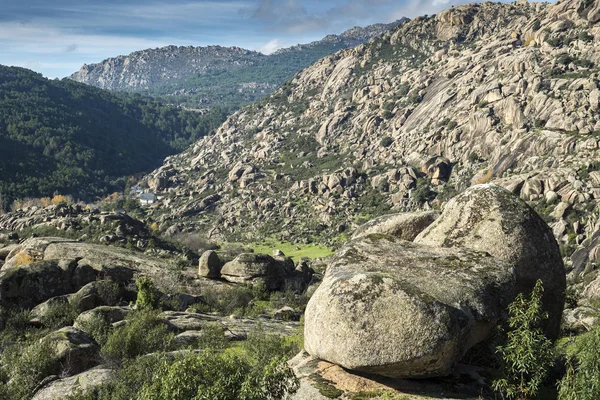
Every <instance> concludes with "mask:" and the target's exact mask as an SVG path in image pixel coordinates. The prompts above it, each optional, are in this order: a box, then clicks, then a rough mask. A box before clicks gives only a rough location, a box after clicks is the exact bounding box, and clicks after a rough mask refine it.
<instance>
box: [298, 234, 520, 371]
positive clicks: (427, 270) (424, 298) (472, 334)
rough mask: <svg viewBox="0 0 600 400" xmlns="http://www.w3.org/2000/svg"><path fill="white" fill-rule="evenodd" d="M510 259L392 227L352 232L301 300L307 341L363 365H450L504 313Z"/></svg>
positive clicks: (341, 361) (511, 283)
mask: <svg viewBox="0 0 600 400" xmlns="http://www.w3.org/2000/svg"><path fill="white" fill-rule="evenodd" d="M511 267H512V265H511V264H509V263H506V262H503V261H500V260H498V259H497V258H495V257H492V256H490V255H489V254H487V253H483V252H477V251H472V250H465V249H447V248H436V247H430V246H424V245H418V244H414V243H412V242H407V241H403V240H400V239H397V238H394V237H392V236H384V235H369V236H365V237H361V238H358V239H355V240H352V241H350V242H348V243H346V244H345V245H344V246H343V247H342V249H340V250H339V251H338V253H337V254H336V255H335V256H334V257H333V259H332V261H331V263H330V265H329V267H328V269H327V273H326V275H325V278H324V280H323V283H322V284H321V286H320V287H319V288H318V289H317V291H316V292H315V294H314V295H313V296H312V298H311V299H310V301H309V303H308V306H307V308H306V314H305V330H304V335H305V339H304V345H305V349H306V350H307V351H308V352H309V353H310V354H311V355H313V356H315V357H318V358H320V359H323V360H326V361H329V362H332V363H335V364H338V365H341V366H343V367H344V368H347V369H350V370H355V371H360V372H366V373H373V374H379V375H383V376H388V377H394V378H408V377H410V378H424V377H431V376H443V375H447V374H449V373H450V372H451V370H452V368H453V366H454V365H455V364H456V362H458V360H460V358H461V357H462V356H463V355H464V354H465V352H466V351H467V350H468V349H469V348H471V347H472V346H473V345H475V344H476V343H478V342H480V341H482V340H484V339H486V338H487V337H488V335H489V333H490V332H491V331H492V329H493V328H494V327H495V326H496V325H497V324H498V323H499V322H500V321H502V320H504V318H505V317H506V314H505V313H506V308H507V306H508V304H509V303H510V302H511V300H512V299H513V298H514V296H515V278H514V275H513V273H512V269H511Z"/></svg>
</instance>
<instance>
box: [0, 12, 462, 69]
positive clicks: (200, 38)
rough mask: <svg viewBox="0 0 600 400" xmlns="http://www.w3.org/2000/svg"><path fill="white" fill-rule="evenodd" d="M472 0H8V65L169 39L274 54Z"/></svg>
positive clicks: (4, 24) (3, 26) (4, 46)
mask: <svg viewBox="0 0 600 400" xmlns="http://www.w3.org/2000/svg"><path fill="white" fill-rule="evenodd" d="M465 2H467V1H466V0H328V1H327V0H223V1H215V0H209V1H203V0H175V1H167V0H163V1H142V0H0V64H3V65H12V66H20V67H25V68H29V69H32V70H34V71H37V72H40V73H42V74H43V75H44V76H46V77H49V78H63V77H65V76H68V75H70V74H72V73H73V72H76V71H77V70H79V68H80V67H81V66H82V65H83V64H91V63H97V62H100V61H102V60H104V59H106V58H109V57H115V56H118V55H126V54H129V53H131V52H133V51H136V50H142V49H147V48H156V47H162V46H167V45H177V46H189V45H191V46H208V45H221V46H238V47H243V48H246V49H250V50H256V51H261V52H263V53H265V54H269V53H271V52H273V51H275V50H277V49H279V48H282V47H289V46H292V45H295V44H298V43H308V42H311V41H314V40H319V39H321V38H323V37H324V36H325V35H327V34H331V33H335V34H339V33H341V32H343V31H345V30H347V29H350V28H352V27H354V26H367V25H370V24H375V23H388V22H392V21H395V20H397V19H400V18H402V17H404V16H406V17H409V18H412V17H415V16H419V15H424V14H429V15H431V14H434V13H436V12H438V11H440V10H442V9H445V8H448V7H449V6H450V5H453V4H461V3H465Z"/></svg>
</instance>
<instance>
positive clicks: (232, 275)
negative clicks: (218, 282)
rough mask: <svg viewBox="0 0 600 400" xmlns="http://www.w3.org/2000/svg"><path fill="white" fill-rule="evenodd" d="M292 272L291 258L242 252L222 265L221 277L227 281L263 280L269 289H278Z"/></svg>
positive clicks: (252, 281)
mask: <svg viewBox="0 0 600 400" xmlns="http://www.w3.org/2000/svg"><path fill="white" fill-rule="evenodd" d="M293 272H294V262H293V261H292V259H291V258H285V259H275V258H273V257H271V256H269V255H267V254H254V253H242V254H240V255H239V256H237V257H236V258H235V259H234V260H232V261H230V262H228V263H226V264H225V265H223V268H222V269H221V277H222V278H223V279H225V280H227V281H229V282H234V283H247V284H256V283H258V282H263V283H264V284H265V286H266V288H267V289H269V290H279V289H282V288H283V286H284V285H285V280H286V278H287V277H289V276H291V275H292V273H293Z"/></svg>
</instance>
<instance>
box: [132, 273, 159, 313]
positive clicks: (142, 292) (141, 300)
mask: <svg viewBox="0 0 600 400" xmlns="http://www.w3.org/2000/svg"><path fill="white" fill-rule="evenodd" d="M135 285H136V286H137V290H138V294H137V299H136V301H135V304H136V305H137V306H138V308H142V309H143V308H146V309H152V308H157V307H158V306H159V303H160V293H159V292H158V290H157V289H156V287H155V286H154V282H152V279H150V278H148V277H147V276H140V277H139V278H138V279H137V280H136V282H135Z"/></svg>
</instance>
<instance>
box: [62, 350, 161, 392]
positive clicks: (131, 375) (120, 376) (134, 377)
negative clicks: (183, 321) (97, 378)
mask: <svg viewBox="0 0 600 400" xmlns="http://www.w3.org/2000/svg"><path fill="white" fill-rule="evenodd" d="M165 360H169V358H167V357H166V356H165V355H164V354H162V353H159V354H150V355H146V356H142V357H138V358H136V359H134V360H126V361H125V362H124V364H123V367H122V368H120V369H117V370H116V371H115V372H114V374H113V376H112V378H111V379H110V380H109V381H108V383H107V384H105V385H102V386H100V387H98V388H95V389H93V390H91V391H88V392H85V393H78V394H76V395H74V396H70V397H68V398H67V400H132V399H137V396H138V395H139V392H140V390H141V389H142V387H143V386H144V385H145V384H146V383H147V382H152V378H153V376H154V374H155V373H156V371H157V370H158V369H159V367H160V366H161V365H162V363H163V362H165Z"/></svg>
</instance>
